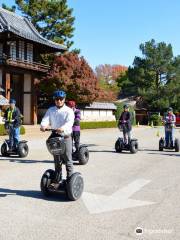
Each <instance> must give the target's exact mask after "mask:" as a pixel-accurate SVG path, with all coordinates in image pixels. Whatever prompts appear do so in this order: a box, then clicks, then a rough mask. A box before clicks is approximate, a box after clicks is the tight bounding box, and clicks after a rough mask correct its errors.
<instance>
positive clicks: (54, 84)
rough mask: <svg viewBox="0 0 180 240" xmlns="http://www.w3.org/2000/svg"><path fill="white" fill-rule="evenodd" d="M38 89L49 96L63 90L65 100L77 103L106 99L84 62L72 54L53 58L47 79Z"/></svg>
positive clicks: (89, 68)
mask: <svg viewBox="0 0 180 240" xmlns="http://www.w3.org/2000/svg"><path fill="white" fill-rule="evenodd" d="M40 89H41V91H43V92H44V93H47V94H49V95H50V94H52V92H53V91H54V90H56V89H63V90H65V91H66V92H67V98H69V99H74V100H76V101H77V102H78V103H91V102H93V101H94V100H96V99H104V98H106V93H103V91H101V90H100V88H99V86H98V81H97V77H96V76H95V74H94V72H93V70H92V69H91V67H90V66H89V65H88V63H87V62H86V60H85V59H84V58H83V57H79V56H78V55H77V54H75V53H72V52H69V53H66V54H62V55H60V56H56V57H55V58H54V62H53V64H52V67H51V70H50V71H49V73H48V75H47V77H46V78H44V79H42V81H41V82H40Z"/></svg>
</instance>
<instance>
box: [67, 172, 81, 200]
mask: <svg viewBox="0 0 180 240" xmlns="http://www.w3.org/2000/svg"><path fill="white" fill-rule="evenodd" d="M83 190H84V180H83V178H82V176H81V174H80V173H73V174H72V175H71V177H70V179H68V180H67V196H68V198H69V200H71V201H76V200H78V199H79V198H80V197H81V195H82V193H83Z"/></svg>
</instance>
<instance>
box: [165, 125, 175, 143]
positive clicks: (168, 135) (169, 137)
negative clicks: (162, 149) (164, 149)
mask: <svg viewBox="0 0 180 240" xmlns="http://www.w3.org/2000/svg"><path fill="white" fill-rule="evenodd" d="M173 140H174V128H171V130H170V129H167V128H165V141H166V146H168V145H171V144H173Z"/></svg>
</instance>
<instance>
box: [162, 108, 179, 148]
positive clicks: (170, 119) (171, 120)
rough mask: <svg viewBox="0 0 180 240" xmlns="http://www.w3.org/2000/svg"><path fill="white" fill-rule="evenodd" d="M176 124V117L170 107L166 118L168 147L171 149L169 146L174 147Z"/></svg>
mask: <svg viewBox="0 0 180 240" xmlns="http://www.w3.org/2000/svg"><path fill="white" fill-rule="evenodd" d="M175 122H176V116H175V114H173V109H172V107H169V108H168V111H167V113H166V114H165V117H164V127H165V142H166V147H170V146H169V145H172V146H173V141H174V127H175Z"/></svg>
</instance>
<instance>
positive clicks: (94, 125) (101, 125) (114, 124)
mask: <svg viewBox="0 0 180 240" xmlns="http://www.w3.org/2000/svg"><path fill="white" fill-rule="evenodd" d="M80 126H81V129H93V128H94V129H96V128H116V127H117V122H116V121H106V122H81V123H80Z"/></svg>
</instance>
